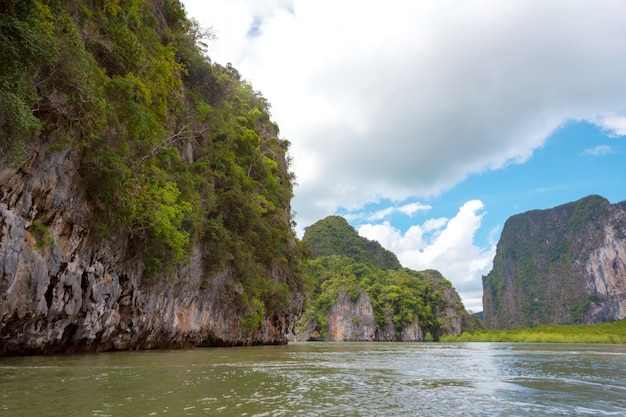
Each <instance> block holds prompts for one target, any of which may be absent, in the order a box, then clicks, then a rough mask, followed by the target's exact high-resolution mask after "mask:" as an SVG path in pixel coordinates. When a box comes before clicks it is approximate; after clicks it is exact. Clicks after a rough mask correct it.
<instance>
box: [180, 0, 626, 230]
mask: <svg viewBox="0 0 626 417" xmlns="http://www.w3.org/2000/svg"><path fill="white" fill-rule="evenodd" d="M184 3H185V5H186V7H187V9H188V11H189V12H190V14H192V15H193V16H195V17H196V18H197V19H198V20H200V21H201V22H203V23H204V24H205V25H206V26H213V27H214V28H215V29H216V31H217V32H218V37H219V38H218V40H217V41H216V42H215V44H214V45H213V47H212V48H213V53H212V54H211V55H212V58H213V59H214V60H216V61H218V62H221V63H226V62H228V61H230V62H232V63H233V64H234V65H235V66H236V67H237V68H238V69H239V70H240V72H241V73H242V74H243V76H244V77H246V78H248V79H250V80H251V82H252V83H253V85H254V86H255V88H256V89H258V90H260V91H262V92H263V93H264V95H265V96H266V97H267V98H268V100H269V101H270V103H272V106H273V116H274V119H275V120H276V121H277V122H278V124H279V125H280V127H281V132H282V135H283V136H284V137H286V138H287V139H289V140H290V141H291V142H292V148H291V153H292V155H293V157H294V166H293V169H294V171H295V173H296V175H297V181H298V183H299V184H300V185H299V186H298V187H297V188H296V190H295V195H296V196H295V199H294V201H293V206H294V209H295V211H296V212H297V217H296V220H297V221H298V222H299V223H300V224H301V225H304V226H306V225H308V224H311V223H313V222H314V221H316V220H318V219H320V218H322V217H324V216H326V215H328V214H332V213H333V212H334V211H335V210H336V209H337V208H338V207H346V208H348V207H350V208H358V207H360V206H362V205H363V204H365V203H367V202H370V201H375V200H380V199H384V198H389V199H391V200H395V201H403V200H405V199H407V198H409V197H417V198H423V197H428V196H433V195H437V194H440V193H441V192H443V191H445V190H447V189H449V188H451V187H453V186H454V185H455V184H457V183H458V182H459V181H462V180H463V179H464V178H466V177H467V176H468V175H469V174H471V173H476V172H483V171H485V170H491V169H498V168H501V167H503V166H506V165H507V164H510V163H520V162H523V161H525V160H526V159H527V158H528V157H529V156H530V155H532V152H533V150H534V149H536V148H537V147H539V146H541V145H542V144H543V142H544V140H545V138H546V137H547V136H548V135H549V134H550V133H551V132H552V131H554V130H555V129H556V128H558V127H559V126H560V125H562V124H563V123H564V122H566V121H567V120H570V119H576V120H583V119H586V120H590V121H593V122H595V123H603V124H602V126H605V127H606V128H607V129H612V131H614V132H615V134H620V135H621V134H623V133H624V132H625V128H626V124H625V123H624V118H622V117H618V116H612V115H616V114H617V115H619V114H624V113H625V111H626V83H624V82H623V74H625V73H626V60H624V59H623V57H624V56H626V42H623V39H626V19H624V18H623V16H625V15H626V3H625V2H616V1H612V0H598V1H594V2H590V1H582V0H581V1H576V0H555V1H551V2H545V1H539V0H508V1H499V0H467V1H463V2H460V3H459V2H458V1H452V0H436V1H435V0H421V1H412V0H405V1H401V0H390V1H388V2H385V3H384V4H383V3H381V2H379V1H373V0H358V1H357V0H342V1H340V2H337V1H331V0H317V1H308V0H292V1H287V0H284V1H280V0H274V1H271V0H257V1H253V0H214V1H211V2H206V1H203V0H184ZM254 25H256V29H257V31H256V32H255V33H256V36H247V35H248V33H249V31H250V29H251V28H252V27H255V26H254ZM598 120H600V121H601V122H598Z"/></svg>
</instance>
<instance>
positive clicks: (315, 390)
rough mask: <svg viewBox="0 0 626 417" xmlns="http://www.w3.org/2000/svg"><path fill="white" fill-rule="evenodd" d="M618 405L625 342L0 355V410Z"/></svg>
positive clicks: (623, 397)
mask: <svg viewBox="0 0 626 417" xmlns="http://www.w3.org/2000/svg"><path fill="white" fill-rule="evenodd" d="M418 415H424V416H624V415H626V346H624V345H614V346H611V345H545V344H543V345H536V344H498V343H471V344H408V343H389V344H388V343H334V344H333V343H296V344H290V345H288V346H266V347H246V348H206V349H193V350H184V351H148V352H120V353H103V354H95V355H74V356H54V357H26V358H0V416H29V417H30V416H42V417H43V416H48V417H53V416H64V417H67V416H133V417H137V416H418Z"/></svg>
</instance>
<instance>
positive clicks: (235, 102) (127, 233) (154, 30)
mask: <svg viewBox="0 0 626 417" xmlns="http://www.w3.org/2000/svg"><path fill="white" fill-rule="evenodd" d="M2 14H3V15H2V19H1V23H0V40H2V48H0V62H1V63H2V64H1V65H0V354H25V353H50V352H71V351H96V350H109V349H148V348H164V347H184V346H196V345H244V344H259V343H284V342H286V333H287V329H288V328H289V327H290V324H291V323H292V322H294V321H295V320H296V318H297V315H298V314H299V312H300V311H301V309H302V302H303V286H304V284H303V282H302V280H301V274H300V271H299V269H300V268H301V258H300V249H299V247H298V244H297V240H296V239H295V235H294V232H293V230H292V227H291V217H290V216H291V213H290V199H291V197H292V174H291V173H290V172H289V167H288V162H287V158H286V156H285V155H286V152H287V150H288V146H289V143H288V142H287V141H285V140H281V139H279V137H278V126H277V125H276V124H275V123H273V122H272V121H271V119H270V114H269V107H270V106H269V103H268V102H267V100H265V98H263V97H262V95H261V94H260V93H259V92H257V91H255V90H254V89H253V88H252V86H251V85H250V84H248V83H247V82H246V81H244V80H243V79H242V78H241V76H240V75H239V73H238V72H237V70H236V69H234V68H233V67H232V66H230V65H228V66H226V67H222V66H220V65H217V64H213V63H212V62H211V61H210V60H209V59H208V58H206V55H205V52H206V50H204V51H203V50H202V48H203V44H204V42H205V41H206V40H207V39H210V38H211V33H210V32H208V31H205V30H203V29H202V28H200V27H199V26H198V24H197V23H196V22H193V21H190V20H188V19H187V18H186V16H185V12H184V9H183V7H182V5H181V4H180V2H179V1H178V0H124V1H120V2H118V1H113V2H108V1H106V2H93V1H84V0H76V1H66V0H60V1H55V2H47V1H42V0H19V1H18V0H10V1H7V2H5V3H3V7H2ZM204 46H206V45H204Z"/></svg>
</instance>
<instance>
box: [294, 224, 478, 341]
mask: <svg viewBox="0 0 626 417" xmlns="http://www.w3.org/2000/svg"><path fill="white" fill-rule="evenodd" d="M302 241H303V243H304V244H305V245H306V246H307V249H309V250H310V251H311V252H312V253H313V259H312V260H310V261H309V262H308V263H307V267H306V278H307V281H308V283H309V288H310V296H309V303H308V308H307V310H306V311H305V314H304V317H303V322H304V323H311V322H313V323H315V326H316V327H315V330H316V335H318V336H319V337H320V338H327V337H328V334H327V333H328V312H329V310H330V308H331V307H332V305H333V304H334V303H336V302H337V299H338V296H339V293H340V292H344V293H345V294H346V295H347V296H348V297H349V298H350V299H351V300H352V301H356V300H357V299H358V298H359V295H360V294H361V291H362V290H364V291H365V292H366V293H367V294H368V295H369V297H370V299H371V302H372V307H373V309H374V316H375V321H376V327H377V328H378V329H386V327H387V325H388V321H389V320H391V322H392V324H393V328H394V331H395V337H396V340H400V338H401V333H402V330H403V329H404V328H405V327H406V326H409V325H411V324H412V323H415V322H416V321H417V322H418V323H419V325H420V327H421V328H422V329H424V331H425V333H426V334H427V335H429V337H432V338H433V339H434V340H438V339H439V337H440V336H441V335H442V334H444V333H445V332H446V329H447V326H448V323H447V322H446V321H447V318H446V312H445V310H446V308H448V307H452V308H454V309H455V310H456V313H458V314H459V316H467V313H466V312H465V309H464V308H463V306H462V304H461V303H460V300H458V304H454V303H452V302H451V300H449V298H448V296H447V294H446V290H451V291H454V290H453V289H452V285H451V284H450V282H449V281H448V280H446V279H445V278H444V277H443V276H442V275H441V274H440V273H439V272H437V271H434V270H427V271H420V272H417V271H412V270H410V269H407V268H402V266H401V265H400V263H399V262H398V260H397V258H396V256H395V255H394V254H393V253H391V252H389V251H387V250H385V249H383V248H382V247H381V246H380V244H379V243H378V242H373V241H369V240H367V239H365V238H362V237H360V236H358V234H357V233H356V231H355V230H354V229H353V228H352V227H351V226H350V225H349V224H348V223H347V222H346V220H345V219H343V218H341V217H338V216H329V217H327V218H325V219H323V220H320V221H318V222H317V223H315V224H314V225H312V226H309V227H307V229H306V231H305V234H304V236H303V240H302Z"/></svg>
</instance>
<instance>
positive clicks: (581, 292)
mask: <svg viewBox="0 0 626 417" xmlns="http://www.w3.org/2000/svg"><path fill="white" fill-rule="evenodd" d="M483 291H484V295H483V306H484V322H485V325H486V327H488V328H517V327H526V326H533V325H538V324H563V323H585V324H593V323H599V322H602V321H607V320H618V319H622V318H624V317H626V202H621V203H617V204H609V202H608V201H607V200H606V199H604V198H602V197H599V196H589V197H586V198H583V199H581V200H579V201H576V202H573V203H568V204H564V205H562V206H558V207H555V208H553V209H549V210H535V211H531V212H527V213H523V214H519V215H516V216H513V217H511V218H510V219H509V220H508V221H507V222H506V224H505V226H504V228H503V230H502V236H501V238H500V241H499V242H498V247H497V252H496V256H495V259H494V266H493V270H492V271H491V272H490V273H489V274H488V275H487V276H485V277H483Z"/></svg>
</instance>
